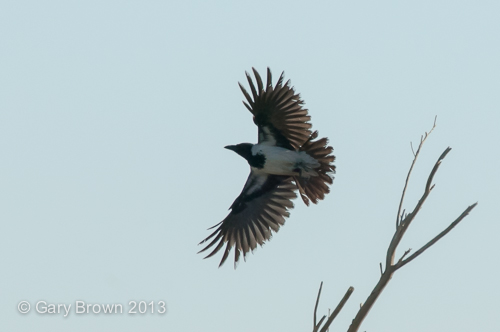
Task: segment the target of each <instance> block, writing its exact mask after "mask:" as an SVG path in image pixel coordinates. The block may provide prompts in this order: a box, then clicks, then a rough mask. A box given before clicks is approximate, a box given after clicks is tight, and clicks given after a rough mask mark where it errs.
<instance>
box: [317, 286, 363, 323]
mask: <svg viewBox="0 0 500 332" xmlns="http://www.w3.org/2000/svg"><path fill="white" fill-rule="evenodd" d="M321 288H323V281H322V282H321V284H320V286H319V292H318V297H317V298H316V305H315V306H314V327H313V332H318V331H320V332H326V331H327V330H328V328H329V327H330V325H331V324H332V322H333V320H334V319H335V317H337V315H338V314H339V312H340V310H342V308H343V307H344V305H345V304H346V302H347V300H349V297H350V296H351V294H352V292H354V287H352V286H351V287H349V289H347V292H346V293H345V295H344V297H343V298H342V300H340V302H339V304H338V305H337V307H336V308H335V310H333V312H332V313H331V314H330V315H329V316H328V319H327V321H326V322H325V325H324V326H323V327H322V328H321V330H319V328H320V327H321V324H322V323H323V320H324V319H325V318H326V316H323V317H322V318H321V319H320V321H319V323H318V324H316V311H317V310H318V303H319V297H320V296H321Z"/></svg>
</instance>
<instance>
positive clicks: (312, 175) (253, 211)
mask: <svg viewBox="0 0 500 332" xmlns="http://www.w3.org/2000/svg"><path fill="white" fill-rule="evenodd" d="M252 70H253V73H254V75H255V80H256V82H257V86H255V85H254V83H253V81H252V78H251V76H250V75H249V74H248V73H245V74H246V77H247V80H248V83H249V86H250V90H251V95H250V93H248V92H247V90H245V88H244V87H243V86H242V85H241V84H240V83H239V86H240V88H241V91H242V92H243V95H244V96H245V99H246V102H245V101H243V104H244V105H245V107H246V108H247V109H248V110H249V111H250V112H251V113H252V114H253V122H254V123H255V124H256V125H257V127H258V143H257V144H252V143H240V144H236V145H228V146H226V147H225V148H226V149H229V150H232V151H234V152H236V153H237V154H239V155H240V156H242V157H243V158H245V159H246V160H247V162H248V164H249V165H250V175H249V176H248V179H247V181H246V183H245V186H244V187H243V190H242V192H241V194H240V195H239V196H238V197H237V198H236V200H235V201H234V202H233V204H232V205H231V207H230V208H229V209H230V210H231V211H230V212H229V214H228V216H227V217H226V218H225V219H224V220H223V221H221V222H220V223H218V224H217V225H215V226H213V227H211V228H209V229H213V228H215V231H214V232H213V233H212V234H210V236H208V237H207V238H206V239H205V240H203V241H201V242H200V244H203V243H206V242H208V241H210V243H208V244H207V245H206V247H205V248H204V249H202V250H201V251H200V252H204V251H206V250H207V249H209V248H211V247H213V246H215V248H213V250H212V252H210V254H208V256H206V257H205V258H208V257H211V256H213V255H215V254H216V253H217V252H218V251H219V250H220V249H221V248H222V247H223V246H224V245H225V249H224V254H223V256H222V259H221V261H220V264H219V267H220V266H221V265H222V264H224V262H225V261H226V259H227V258H228V255H229V252H230V251H231V249H232V248H233V247H234V248H235V250H234V267H235V268H236V265H237V263H238V260H239V258H240V254H243V258H244V259H245V258H246V254H247V253H248V252H249V251H253V250H254V249H255V248H256V247H257V244H259V245H261V246H262V245H263V244H264V242H266V241H267V240H269V239H270V238H271V236H272V231H274V232H278V230H279V228H280V226H282V225H283V224H284V223H285V218H287V217H289V216H290V212H289V210H290V209H292V208H293V203H292V199H294V198H296V197H297V194H296V192H298V193H299V195H300V197H301V198H302V200H303V201H304V203H305V204H306V205H307V206H308V205H309V201H311V202H313V203H314V204H316V203H317V202H318V201H319V200H322V199H323V198H324V197H325V195H326V194H327V193H329V192H330V189H329V187H328V186H329V185H331V184H332V182H333V175H332V174H333V173H335V166H334V165H333V162H334V160H335V156H334V155H332V152H333V148H332V147H331V146H328V139H327V138H321V139H317V138H318V132H317V131H315V132H312V131H311V127H312V125H311V123H310V122H309V121H310V120H311V117H310V116H309V115H308V111H307V109H305V108H303V106H302V105H303V101H302V99H301V98H300V95H299V94H297V93H295V90H294V88H293V87H292V86H290V81H287V82H286V83H284V84H283V81H284V73H282V74H281V75H280V77H279V79H278V82H277V83H276V85H274V86H273V84H272V75H271V70H270V69H269V68H268V69H267V83H266V85H265V86H264V84H263V82H262V78H261V77H260V75H259V73H258V72H257V71H256V70H255V69H254V68H252Z"/></svg>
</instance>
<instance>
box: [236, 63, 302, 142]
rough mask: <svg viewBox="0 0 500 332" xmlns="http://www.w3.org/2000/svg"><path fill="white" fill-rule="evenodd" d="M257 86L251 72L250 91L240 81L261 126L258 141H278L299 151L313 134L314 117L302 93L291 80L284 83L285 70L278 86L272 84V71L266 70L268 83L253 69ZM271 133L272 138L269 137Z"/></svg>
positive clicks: (245, 103)
mask: <svg viewBox="0 0 500 332" xmlns="http://www.w3.org/2000/svg"><path fill="white" fill-rule="evenodd" d="M252 70H253V73H254V76H255V81H256V82H257V87H256V86H255V84H254V82H253V80H252V78H251V76H250V74H248V73H246V76H247V80H248V84H249V86H250V91H251V95H250V93H248V92H247V90H245V88H244V87H243V86H242V85H241V84H239V86H240V88H241V91H242V92H243V95H244V96H245V99H246V102H245V101H244V102H243V104H244V105H245V107H246V108H247V109H248V110H249V111H250V112H251V113H252V114H253V116H254V122H255V124H256V125H257V126H258V127H259V144H265V143H266V142H269V144H275V145H277V146H280V147H283V148H287V149H290V150H298V149H299V147H300V146H302V144H304V142H306V141H307V139H308V138H309V136H310V135H311V130H310V129H311V123H309V121H310V120H311V117H310V116H309V115H308V112H307V109H305V108H303V107H302V105H303V101H302V99H301V98H300V95H299V94H297V93H295V90H294V88H293V87H292V86H291V85H290V81H287V82H286V83H285V84H283V80H284V73H282V74H281V75H280V78H279V79H278V82H277V83H276V85H275V86H273V84H272V74H271V70H270V69H269V68H268V69H267V83H266V86H264V84H263V82H262V78H261V76H260V75H259V73H258V72H257V70H255V68H252ZM270 135H271V136H272V137H270Z"/></svg>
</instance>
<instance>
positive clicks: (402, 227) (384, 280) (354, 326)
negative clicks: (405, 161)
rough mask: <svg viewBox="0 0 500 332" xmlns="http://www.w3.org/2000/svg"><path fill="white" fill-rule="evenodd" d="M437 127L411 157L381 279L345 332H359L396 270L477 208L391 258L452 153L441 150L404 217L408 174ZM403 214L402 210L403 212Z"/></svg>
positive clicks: (427, 134)
mask: <svg viewBox="0 0 500 332" xmlns="http://www.w3.org/2000/svg"><path fill="white" fill-rule="evenodd" d="M435 127H436V120H434V125H433V127H432V129H431V130H430V131H429V133H425V135H424V136H422V138H421V140H420V144H419V146H418V148H417V152H416V153H415V154H414V159H413V162H412V164H411V166H410V170H409V171H408V175H407V177H406V181H405V185H404V188H403V193H402V194H401V200H400V203H399V208H398V213H397V220H396V231H395V232H394V235H393V237H392V240H391V242H390V244H389V247H388V248H387V255H386V265H385V266H386V268H385V271H384V272H383V273H382V276H381V277H380V280H379V281H378V282H377V284H376V285H375V287H374V289H373V290H372V292H371V294H370V295H369V296H368V298H367V299H366V301H365V303H364V305H363V306H362V307H361V308H360V310H359V311H358V313H357V314H356V317H354V319H353V321H352V323H351V326H349V329H348V330H347V331H348V332H356V331H358V329H359V327H360V326H361V323H362V322H363V320H364V319H365V317H366V315H367V314H368V312H369V311H370V309H371V308H372V306H373V304H374V303H375V301H376V300H377V299H378V297H379V296H380V294H381V293H382V291H383V290H384V288H385V286H387V284H388V283H389V280H391V278H392V275H393V274H394V272H396V270H398V269H399V268H401V267H403V266H404V265H406V264H407V263H409V262H411V261H412V260H413V259H415V258H416V257H418V256H419V255H420V254H421V253H423V252H424V251H425V250H427V249H428V248H429V247H431V246H432V245H433V244H435V243H436V242H437V241H439V239H441V238H442V237H444V236H445V235H446V234H448V232H450V231H451V230H452V229H453V228H454V227H455V226H456V225H457V224H458V223H459V222H460V221H461V220H462V219H464V218H465V217H466V216H467V215H468V214H469V212H470V211H472V209H474V207H476V205H477V203H475V204H473V205H471V206H469V207H468V208H467V209H466V210H465V211H464V212H463V213H462V214H461V215H460V216H459V217H458V218H457V219H456V220H455V221H454V222H453V223H451V224H450V225H449V226H448V227H447V228H446V229H445V230H444V231H442V232H441V233H440V234H438V235H437V236H436V237H434V238H433V239H432V240H431V241H429V242H428V243H427V244H426V245H424V246H423V247H422V248H420V249H419V250H417V251H416V252H415V253H413V254H412V255H410V256H409V257H408V258H407V259H405V257H406V256H407V255H408V254H409V253H410V250H411V249H410V250H407V251H405V253H404V254H403V256H402V257H401V258H400V259H399V261H398V262H397V263H396V264H394V257H395V254H396V248H397V247H398V245H399V243H400V242H401V239H402V238H403V236H404V234H405V233H406V231H407V229H408V227H410V224H411V222H412V221H413V220H414V219H415V217H416V215H417V213H418V212H419V211H420V209H421V207H422V205H423V204H424V202H425V200H426V199H427V197H428V196H429V194H430V192H431V191H432V189H433V188H434V185H432V180H433V179H434V175H435V174H436V172H437V170H438V169H439V166H440V165H441V162H442V161H443V159H444V158H445V157H446V155H447V154H448V153H449V152H450V151H451V148H450V147H448V148H446V149H445V150H444V152H443V153H442V154H441V155H440V156H439V158H438V160H437V161H436V163H435V164H434V167H433V168H432V171H431V172H430V174H429V177H428V179H427V183H426V185H425V189H424V193H423V194H422V197H421V198H420V200H419V201H418V203H417V205H416V206H415V208H414V209H413V211H412V212H410V213H409V214H407V215H405V213H404V212H401V209H402V206H403V202H404V196H405V193H406V189H407V187H408V180H409V178H410V175H411V172H412V170H413V166H414V165H415V162H416V160H417V158H418V155H419V153H420V150H421V148H422V145H423V144H424V142H425V140H426V139H427V137H428V136H429V134H430V133H431V132H432V130H433V129H434V128H435ZM403 211H404V210H403Z"/></svg>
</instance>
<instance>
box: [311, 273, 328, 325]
mask: <svg viewBox="0 0 500 332" xmlns="http://www.w3.org/2000/svg"><path fill="white" fill-rule="evenodd" d="M322 288H323V281H322V282H321V284H320V285H319V291H318V297H317V298H316V305H315V306H314V325H313V327H314V330H313V332H316V331H318V328H319V325H321V322H323V319H325V316H323V317H322V318H321V320H320V322H319V324H316V312H317V311H318V303H319V297H320V296H321V289H322Z"/></svg>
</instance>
